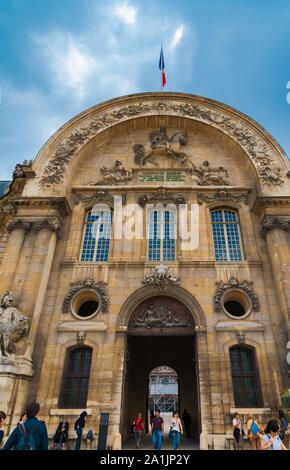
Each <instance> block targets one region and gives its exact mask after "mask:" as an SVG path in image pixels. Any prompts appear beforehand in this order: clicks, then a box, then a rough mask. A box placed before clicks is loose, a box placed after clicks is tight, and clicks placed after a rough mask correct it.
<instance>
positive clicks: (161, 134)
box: [133, 127, 194, 168]
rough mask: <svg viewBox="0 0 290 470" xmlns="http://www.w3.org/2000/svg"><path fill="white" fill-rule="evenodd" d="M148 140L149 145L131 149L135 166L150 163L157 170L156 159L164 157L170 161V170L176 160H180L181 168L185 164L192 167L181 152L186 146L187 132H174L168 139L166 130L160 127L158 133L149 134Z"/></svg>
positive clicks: (136, 146)
mask: <svg viewBox="0 0 290 470" xmlns="http://www.w3.org/2000/svg"><path fill="white" fill-rule="evenodd" d="M149 139H150V143H149V144H145V145H142V144H135V145H134V147H133V149H134V153H135V163H136V164H137V165H139V166H145V165H146V163H152V165H154V167H155V168H158V167H159V164H158V163H157V162H156V158H157V157H165V158H166V159H171V168H173V167H174V164H175V162H176V161H177V160H178V159H180V163H181V165H182V166H183V165H185V164H189V165H191V166H192V167H193V166H194V165H193V163H192V162H191V160H190V158H189V156H188V155H187V154H186V153H185V152H184V150H183V147H184V146H185V145H186V144H187V132H176V133H175V134H173V135H172V136H171V137H168V136H167V132H166V128H165V127H160V130H159V131H153V132H150V134H149Z"/></svg>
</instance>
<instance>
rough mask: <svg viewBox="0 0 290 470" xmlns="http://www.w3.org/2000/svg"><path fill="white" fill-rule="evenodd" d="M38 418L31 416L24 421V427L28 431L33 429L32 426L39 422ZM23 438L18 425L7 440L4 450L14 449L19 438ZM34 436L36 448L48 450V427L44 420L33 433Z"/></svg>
mask: <svg viewBox="0 0 290 470" xmlns="http://www.w3.org/2000/svg"><path fill="white" fill-rule="evenodd" d="M38 422H39V421H38V419H37V418H30V419H27V420H26V421H25V423H24V427H25V430H26V432H27V433H29V431H31V429H32V428H34V426H35V425H36V424H37V423H38ZM20 438H21V434H20V431H19V429H18V427H16V428H15V429H14V431H13V432H12V434H11V436H10V437H9V439H8V440H7V442H6V444H5V446H4V447H3V450H10V449H13V448H14V447H15V446H16V445H17V443H18V441H19V439H20ZM33 438H34V442H35V448H36V450H48V436H47V428H46V424H45V423H44V422H43V421H42V422H41V424H40V425H39V426H38V428H37V429H36V431H35V432H34V433H33Z"/></svg>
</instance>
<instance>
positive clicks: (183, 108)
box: [33, 92, 289, 192]
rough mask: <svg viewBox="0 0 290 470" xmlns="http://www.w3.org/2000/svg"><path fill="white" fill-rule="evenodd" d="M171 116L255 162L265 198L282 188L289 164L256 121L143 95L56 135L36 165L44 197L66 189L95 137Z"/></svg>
mask: <svg viewBox="0 0 290 470" xmlns="http://www.w3.org/2000/svg"><path fill="white" fill-rule="evenodd" d="M152 116H157V117H159V118H160V116H164V117H165V116H169V117H172V116H174V117H176V118H179V119H181V120H182V119H188V120H194V121H197V122H201V123H204V124H206V125H208V126H210V127H212V128H214V129H217V130H218V131H220V132H222V133H223V134H225V135H226V136H228V137H229V138H230V139H231V140H232V141H234V142H235V143H236V144H238V146H239V147H240V148H241V149H242V150H243V151H244V153H245V154H246V155H247V156H248V158H249V159H250V161H251V162H252V165H253V168H254V169H255V173H256V176H257V181H258V182H259V185H260V188H261V192H263V191H264V190H267V188H269V187H275V188H278V187H281V186H283V182H284V180H285V177H286V173H287V171H289V161H288V158H287V156H286V154H285V153H284V152H283V150H282V149H281V147H280V146H279V144H278V143H277V142H276V141H275V139H273V137H272V136H271V135H270V134H269V133H268V132H267V131H265V130H264V129H263V128H262V127H261V126H260V125H259V124H257V123H256V122H255V121H253V120H252V119H250V118H249V117H247V116H246V115H244V114H242V113H241V112H239V111H237V110H235V109H233V108H231V107H229V106H226V105H224V104H222V103H218V102H216V101H213V100H210V99H205V98H202V97H199V96H195V95H187V94H182V93H166V92H162V93H142V94H137V95H131V96H125V97H121V98H117V99H114V100H110V101H107V102H105V103H102V104H100V105H97V106H94V107H92V108H90V109H88V110H87V111H84V112H83V113H81V114H80V115H78V116H76V117H75V118H74V119H72V120H71V121H69V122H68V123H67V124H66V125H64V126H63V127H62V128H61V129H60V130H59V131H57V132H56V133H55V134H54V135H53V136H52V137H51V138H50V139H49V141H48V142H47V143H46V144H45V145H44V147H43V148H42V149H41V151H40V152H39V154H38V155H37V157H36V160H35V162H34V164H33V169H34V170H35V172H36V174H37V177H38V183H39V186H40V188H41V189H42V190H43V191H46V190H49V188H50V187H56V186H58V185H61V184H62V183H63V180H64V176H65V173H66V172H69V168H70V166H71V164H72V162H73V160H74V159H75V158H76V156H77V154H78V153H79V152H80V151H81V149H82V148H83V147H84V146H85V145H87V144H88V143H89V142H90V141H92V140H93V139H94V138H96V136H98V135H100V134H102V133H105V132H107V131H108V130H110V129H112V128H113V127H114V126H117V125H119V124H121V123H124V122H126V121H130V120H133V121H134V120H137V119H139V118H149V117H152Z"/></svg>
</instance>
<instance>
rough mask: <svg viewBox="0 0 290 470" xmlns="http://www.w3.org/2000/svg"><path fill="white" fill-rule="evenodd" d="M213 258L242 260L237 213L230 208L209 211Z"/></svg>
mask: <svg viewBox="0 0 290 470" xmlns="http://www.w3.org/2000/svg"><path fill="white" fill-rule="evenodd" d="M211 222H212V231H213V241H214V251H215V259H216V260H217V261H242V259H243V256H242V246H241V235H240V228H239V221H238V215H237V213H236V212H235V211H233V210H230V209H218V210H214V211H212V212H211Z"/></svg>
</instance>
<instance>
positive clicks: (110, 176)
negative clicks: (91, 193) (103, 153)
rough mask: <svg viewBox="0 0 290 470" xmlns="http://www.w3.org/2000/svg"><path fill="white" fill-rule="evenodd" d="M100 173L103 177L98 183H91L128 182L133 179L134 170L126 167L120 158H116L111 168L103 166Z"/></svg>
mask: <svg viewBox="0 0 290 470" xmlns="http://www.w3.org/2000/svg"><path fill="white" fill-rule="evenodd" d="M100 173H101V174H102V176H103V179H102V180H101V181H98V182H97V183H90V184H91V185H93V186H95V185H98V184H119V183H127V182H128V181H130V180H131V179H132V170H129V169H128V168H126V167H125V165H124V164H123V163H122V162H121V161H120V160H116V161H115V164H114V166H113V168H111V169H110V168H106V167H105V166H103V167H102V168H101V169H100Z"/></svg>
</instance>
